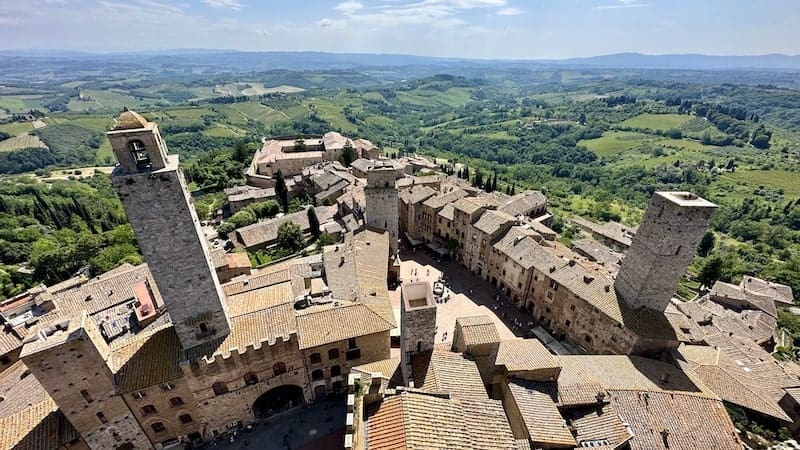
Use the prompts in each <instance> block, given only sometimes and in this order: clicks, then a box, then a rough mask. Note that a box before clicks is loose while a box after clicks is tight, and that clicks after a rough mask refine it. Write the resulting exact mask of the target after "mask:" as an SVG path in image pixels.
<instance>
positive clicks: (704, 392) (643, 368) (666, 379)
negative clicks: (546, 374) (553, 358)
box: [559, 355, 717, 398]
mask: <svg viewBox="0 0 800 450" xmlns="http://www.w3.org/2000/svg"><path fill="white" fill-rule="evenodd" d="M559 359H560V360H561V364H562V366H563V369H562V372H561V373H562V375H563V374H564V372H567V371H569V370H574V369H575V368H576V367H579V368H580V370H582V371H584V372H585V373H588V374H590V375H591V377H593V378H594V379H596V380H597V381H598V383H599V384H601V385H602V386H603V387H604V388H605V389H606V390H610V389H627V390H641V391H662V390H663V391H670V392H673V391H675V392H682V393H689V394H695V395H699V396H705V397H709V398H717V396H716V395H715V394H714V393H713V392H712V391H711V390H710V389H708V387H706V386H705V385H703V383H702V382H701V381H700V380H699V379H698V378H697V377H696V376H695V375H694V374H692V373H689V372H685V371H683V370H681V369H680V368H678V367H675V366H673V365H672V364H668V363H665V362H661V361H656V360H653V359H649V358H644V357H641V356H624V355H580V356H561V357H560V358H559ZM560 387H561V377H560V376H559V388H560Z"/></svg>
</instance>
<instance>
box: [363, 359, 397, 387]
mask: <svg viewBox="0 0 800 450" xmlns="http://www.w3.org/2000/svg"><path fill="white" fill-rule="evenodd" d="M351 370H355V371H360V372H364V373H369V374H370V376H371V377H373V378H375V377H381V378H386V379H388V380H389V386H390V387H394V386H398V385H402V384H403V374H402V373H401V371H400V358H389V359H382V360H380V361H374V362H371V363H367V364H362V365H360V366H355V367H353V368H352V369H351Z"/></svg>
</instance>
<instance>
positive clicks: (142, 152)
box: [128, 139, 150, 170]
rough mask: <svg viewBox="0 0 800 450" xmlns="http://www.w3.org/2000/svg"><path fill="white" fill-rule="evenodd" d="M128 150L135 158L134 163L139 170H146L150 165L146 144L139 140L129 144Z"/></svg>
mask: <svg viewBox="0 0 800 450" xmlns="http://www.w3.org/2000/svg"><path fill="white" fill-rule="evenodd" d="M128 150H130V152H131V155H132V156H133V161H134V162H135V163H136V168H137V169H140V170H141V169H144V168H147V166H149V165H150V155H148V154H147V149H146V148H145V147H144V143H143V142H142V141H140V140H138V139H134V140H132V141H130V142H128Z"/></svg>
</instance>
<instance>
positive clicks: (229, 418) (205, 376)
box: [181, 335, 312, 433]
mask: <svg viewBox="0 0 800 450" xmlns="http://www.w3.org/2000/svg"><path fill="white" fill-rule="evenodd" d="M181 368H182V369H183V371H184V376H185V378H186V382H187V384H188V386H189V389H190V390H191V391H192V393H193V395H194V397H195V398H196V399H197V410H198V411H199V413H200V415H201V416H202V417H204V418H205V421H206V423H207V424H208V430H209V431H210V432H212V433H213V432H214V431H216V432H222V431H225V430H226V429H227V428H229V427H230V426H234V425H236V424H237V423H239V422H240V421H241V423H244V424H247V423H251V422H253V421H255V420H256V417H255V415H254V412H253V410H252V406H253V403H254V402H255V401H256V400H257V399H258V397H259V396H261V395H262V394H264V393H266V392H267V391H269V390H271V389H273V388H276V387H279V386H285V385H295V386H298V387H300V388H301V389H302V390H303V398H304V399H305V401H307V402H308V401H311V399H312V391H311V388H310V385H309V378H308V374H307V371H306V366H305V364H304V361H303V354H302V353H301V352H300V349H299V347H298V345H297V338H296V336H294V335H292V336H291V337H290V339H289V340H288V341H283V340H281V339H278V340H277V341H276V342H275V343H274V344H273V345H268V344H267V343H264V345H261V346H259V347H258V348H254V347H247V348H246V349H243V350H242V351H241V352H238V351H233V352H231V353H230V355H228V356H227V357H223V356H221V355H216V356H214V357H213V358H210V359H209V362H206V361H205V360H200V361H196V362H194V363H182V364H181ZM276 369H277V370H276ZM283 369H285V372H283V373H281V370H283ZM248 373H252V374H253V375H255V377H256V379H257V382H255V383H254V384H248V382H247V381H246V380H245V375H246V374H248ZM214 383H224V385H225V388H226V389H227V392H226V393H221V394H216V393H215V392H214Z"/></svg>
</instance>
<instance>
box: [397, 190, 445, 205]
mask: <svg viewBox="0 0 800 450" xmlns="http://www.w3.org/2000/svg"><path fill="white" fill-rule="evenodd" d="M436 193H437V191H436V189H433V188H431V187H429V186H424V185H415V186H411V187H409V188H408V189H403V190H401V191H400V193H399V194H397V196H398V198H399V199H400V201H401V202H403V203H406V204H411V205H414V204H417V203H420V202H424V201H425V200H427V199H429V198H431V197H432V196H434V195H436Z"/></svg>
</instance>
